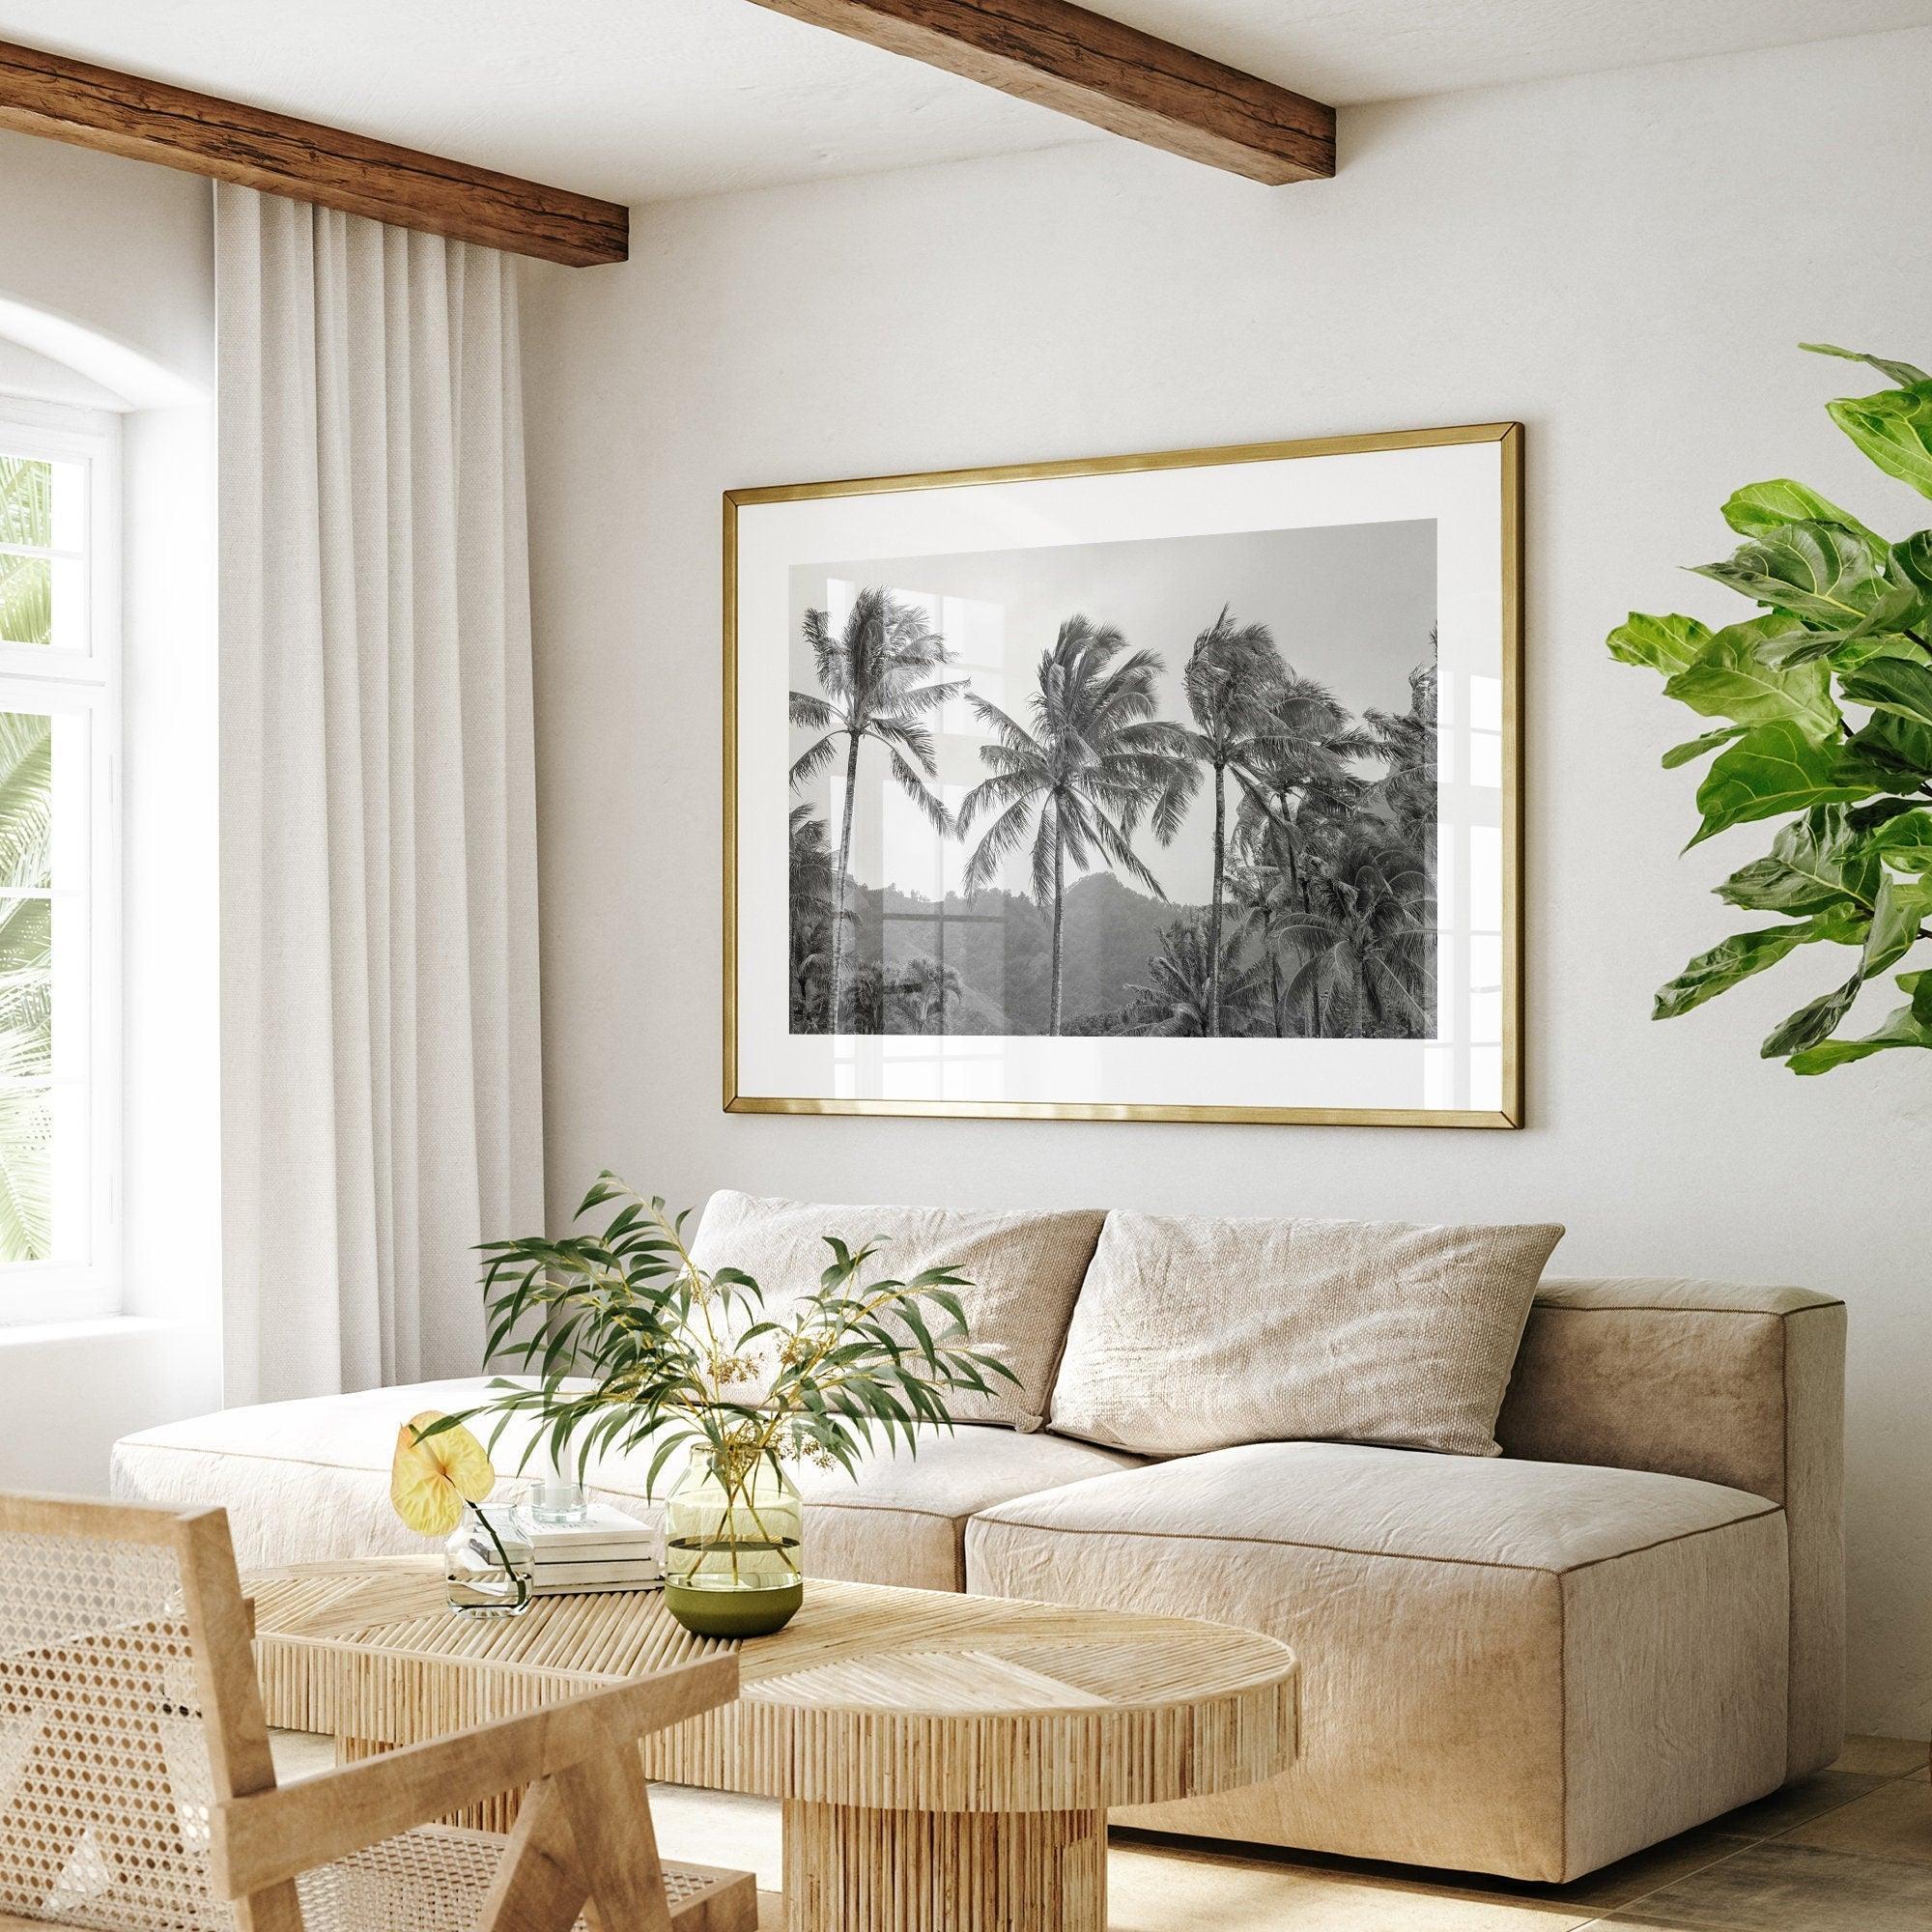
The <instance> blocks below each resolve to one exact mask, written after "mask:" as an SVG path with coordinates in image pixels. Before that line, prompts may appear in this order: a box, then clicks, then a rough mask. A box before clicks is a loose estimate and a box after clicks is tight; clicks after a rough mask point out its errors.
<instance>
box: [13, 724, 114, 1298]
mask: <svg viewBox="0 0 1932 1932" xmlns="http://www.w3.org/2000/svg"><path fill="white" fill-rule="evenodd" d="M88 729H89V725H88V720H87V718H86V716H85V715H84V714H82V713H79V712H76V711H66V710H63V711H59V712H55V713H51V714H49V713H47V712H44V711H0V1264H6V1263H10V1262H14V1263H18V1262H36V1261H58V1262H78V1261H83V1260H84V1259H85V1258H86V1254H87V1250H88V1247H89V1208H88V1202H89V1196H90V1189H91V1178H90V1175H89V1172H88V1167H89V1160H88V1112H87V1091H86V1090H87V1066H88V1045H89V1041H88V987H87V977H88V944H89V942H88V919H89V905H88V894H87V880H88V854H87V846H88V837H89V832H88V827H89V816H90V814H89V800H88V776H87V774H88V765H89V757H88Z"/></svg>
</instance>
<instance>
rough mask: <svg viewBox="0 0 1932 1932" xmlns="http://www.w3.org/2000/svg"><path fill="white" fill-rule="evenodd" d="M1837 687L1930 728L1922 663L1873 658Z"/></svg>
mask: <svg viewBox="0 0 1932 1932" xmlns="http://www.w3.org/2000/svg"><path fill="white" fill-rule="evenodd" d="M1838 686H1839V689H1840V690H1841V691H1843V693H1844V694H1845V696H1847V697H1849V698H1850V699H1851V700H1852V702H1853V703H1854V704H1869V705H1871V706H1872V707H1873V708H1874V709H1875V710H1878V711H1890V712H1895V713H1896V714H1897V715H1898V716H1899V717H1900V718H1910V719H1914V720H1916V721H1917V722H1918V724H1921V725H1932V668H1928V667H1927V666H1926V664H1925V663H1924V662H1923V660H1920V661H1919V662H1918V663H1917V664H1914V663H1911V662H1910V661H1908V660H1907V659H1905V658H1877V659H1874V660H1873V661H1872V662H1871V663H1869V664H1867V665H1863V666H1861V668H1859V669H1858V670H1855V671H1851V672H1848V673H1846V674H1844V675H1842V676H1841V677H1840V678H1839V680H1838ZM1666 689H1667V687H1666Z"/></svg>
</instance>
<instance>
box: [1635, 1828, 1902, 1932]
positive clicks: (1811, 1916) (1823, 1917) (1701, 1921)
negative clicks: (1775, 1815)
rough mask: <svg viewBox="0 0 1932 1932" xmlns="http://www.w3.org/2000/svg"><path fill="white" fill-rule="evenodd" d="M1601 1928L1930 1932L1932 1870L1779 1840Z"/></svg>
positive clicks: (1642, 1901) (1748, 1850) (1709, 1869)
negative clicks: (1927, 1931)
mask: <svg viewBox="0 0 1932 1932" xmlns="http://www.w3.org/2000/svg"><path fill="white" fill-rule="evenodd" d="M1597 1922H1598V1923H1599V1924H1601V1925H1604V1926H1613V1925H1614V1926H1626V1925H1647V1926H1656V1927H1664V1928H1668V1932H1925V1928H1926V1926H1927V1925H1932V1865H1920V1864H1912V1863H1908V1862H1907V1861H1904V1860H1902V1859H1870V1858H1857V1857H1854V1856H1852V1855H1851V1854H1849V1853H1845V1852H1828V1851H1824V1850H1821V1849H1820V1848H1819V1847H1817V1846H1815V1845H1796V1844H1793V1843H1792V1842H1791V1840H1790V1839H1788V1838H1776V1839H1773V1840H1771V1841H1770V1842H1768V1843H1765V1844H1761V1845H1747V1846H1745V1847H1744V1849H1743V1850H1742V1851H1739V1852H1737V1853H1735V1854H1733V1856H1732V1857H1730V1858H1728V1859H1724V1860H1721V1861H1719V1863H1717V1864H1714V1865H1706V1866H1705V1867H1704V1869H1703V1870H1702V1871H1700V1872H1693V1873H1692V1874H1691V1875H1690V1877H1689V1878H1686V1879H1680V1880H1679V1881H1678V1882H1677V1883H1676V1884H1675V1885H1668V1886H1665V1887H1664V1888H1663V1889H1662V1890H1661V1891H1654V1892H1652V1893H1650V1894H1649V1895H1648V1896H1647V1897H1644V1898H1639V1899H1635V1900H1634V1901H1633V1902H1632V1903H1631V1904H1629V1905H1625V1906H1622V1907H1619V1909H1618V1910H1617V1911H1615V1912H1612V1913H1609V1914H1608V1915H1606V1916H1605V1918H1603V1919H1601V1920H1599V1921H1597Z"/></svg>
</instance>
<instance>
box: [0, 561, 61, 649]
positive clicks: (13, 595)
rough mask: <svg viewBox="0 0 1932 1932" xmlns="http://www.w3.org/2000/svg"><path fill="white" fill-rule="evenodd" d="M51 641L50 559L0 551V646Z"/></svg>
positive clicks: (51, 597)
mask: <svg viewBox="0 0 1932 1932" xmlns="http://www.w3.org/2000/svg"><path fill="white" fill-rule="evenodd" d="M53 640H54V565H53V559H52V558H51V557H46V556H17V555H14V554H12V553H11V552H5V551H0V643H9V644H50V643H52V642H53Z"/></svg>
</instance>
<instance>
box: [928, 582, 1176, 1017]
mask: <svg viewBox="0 0 1932 1932" xmlns="http://www.w3.org/2000/svg"><path fill="white" fill-rule="evenodd" d="M1126 649H1127V642H1126V639H1124V638H1123V637H1122V635H1121V633H1120V632H1119V631H1118V630H1116V629H1115V628H1114V626H1113V625H1111V624H1094V622H1092V621H1091V620H1090V619H1089V618H1087V617H1085V616H1081V615H1075V616H1072V617H1069V618H1067V620H1066V621H1065V623H1064V624H1062V625H1061V627H1060V632H1059V635H1058V636H1057V637H1056V638H1055V639H1054V642H1053V647H1052V648H1051V649H1050V650H1049V651H1047V652H1046V653H1045V655H1044V656H1042V657H1041V659H1040V661H1039V684H1038V687H1037V690H1036V691H1035V693H1034V696H1033V699H1032V703H1031V706H1030V712H1031V720H1032V728H1031V729H1029V728H1028V727H1027V725H1021V724H1020V723H1018V721H1017V720H1015V719H1012V718H1010V717H1009V716H1008V715H1007V713H1006V712H1004V711H1002V710H1001V709H1000V707H999V706H998V705H997V704H990V703H988V702H987V701H986V700H985V699H984V698H982V697H980V696H977V695H976V696H974V697H973V698H972V700H971V702H972V705H973V708H974V710H975V711H976V712H977V713H978V714H979V717H980V722H981V724H983V725H985V727H986V729H987V730H988V731H989V732H990V733H991V734H992V735H991V739H990V741H989V742H988V743H986V744H984V745H982V746H981V747H980V762H981V763H982V764H984V765H985V766H986V767H987V770H988V773H989V776H988V777H986V778H983V779H981V780H980V782H979V783H978V784H977V785H975V786H974V787H973V789H972V790H971V791H969V792H968V793H967V794H966V796H965V798H964V799H963V800H962V801H961V802H960V807H959V831H960V835H961V837H962V838H963V837H964V836H965V835H966V834H967V833H968V832H969V831H971V829H972V827H973V826H974V825H975V824H976V823H977V822H978V821H980V819H982V818H990V821H991V822H990V823H989V824H988V825H987V826H986V829H985V831H984V832H983V833H982V834H981V835H980V842H979V844H978V846H977V847H975V849H974V852H973V856H972V858H971V859H970V860H969V861H968V862H967V866H966V876H965V878H964V880H963V882H962V883H963V885H964V887H965V890H966V892H967V894H968V895H972V894H974V893H978V892H983V891H984V890H985V889H986V888H987V887H988V886H990V885H991V884H992V883H993V881H994V880H995V878H997V877H998V875H999V869H1000V866H1001V863H1002V862H1003V861H1004V860H1005V859H1006V858H1008V857H1009V855H1010V854H1011V853H1014V852H1016V851H1018V850H1019V849H1020V847H1021V846H1022V845H1025V844H1026V843H1027V842H1028V840H1029V839H1031V841H1032V848H1033V849H1032V882H1031V883H1032V893H1033V898H1034V902H1035V903H1036V904H1037V905H1038V906H1039V907H1040V908H1041V909H1042V910H1043V911H1047V912H1049V913H1050V914H1051V917H1052V922H1053V939H1052V954H1051V965H1050V968H1049V971H1050V973H1051V976H1052V996H1051V1008H1050V1013H1049V1017H1048V1021H1047V1031H1048V1032H1049V1033H1050V1034H1055V1035H1057V1034H1058V1033H1059V1032H1060V1019H1061V994H1062V982H1063V978H1064V963H1065V962H1064V950H1063V923H1064V915H1065V899H1066V867H1067V862H1068V861H1069V860H1070V861H1071V862H1072V863H1073V864H1074V865H1075V866H1077V867H1081V868H1082V869H1088V868H1091V867H1094V866H1095V865H1096V864H1097V865H1104V866H1107V867H1112V868H1114V869H1116V870H1118V871H1121V872H1124V873H1125V874H1126V875H1127V876H1128V877H1129V878H1131V879H1133V880H1135V881H1136V882H1137V883H1139V884H1140V885H1142V886H1144V887H1145V888H1146V889H1147V890H1148V891H1149V892H1150V893H1151V894H1152V895H1154V896H1155V897H1156V898H1165V897H1166V896H1167V895H1166V894H1165V893H1164V892H1162V890H1161V887H1160V881H1159V880H1158V879H1156V878H1155V877H1154V875H1153V874H1152V873H1151V871H1149V869H1148V868H1147V867H1146V866H1145V865H1144V864H1143V863H1142V862H1141V860H1140V858H1139V856H1138V855H1137V854H1136V853H1135V851H1134V849H1133V833H1134V829H1135V827H1136V826H1137V825H1138V824H1139V823H1140V821H1141V819H1142V818H1143V817H1151V821H1152V826H1153V832H1154V836H1155V837H1156V838H1158V839H1159V840H1160V841H1161V843H1162V844H1166V843H1167V842H1168V841H1169V840H1170V839H1171V838H1173V837H1174V835H1175V833H1176V831H1177V830H1178V829H1179V824H1180V810H1181V806H1182V804H1183V803H1184V801H1185V795H1186V792H1187V789H1188V788H1189V781H1190V779H1191V776H1192V768H1191V767H1190V766H1189V765H1188V764H1187V763H1186V761H1185V760H1184V759H1181V758H1179V757H1177V755H1176V752H1175V747H1174V743H1173V727H1172V726H1170V725H1161V724H1158V723H1156V722H1154V718H1153V714H1154V709H1155V693H1154V680H1155V679H1156V678H1157V677H1158V676H1159V674H1160V660H1159V658H1158V657H1156V656H1155V655H1154V654H1153V653H1152V652H1151V651H1135V652H1133V653H1131V654H1130V655H1127V656H1124V657H1123V656H1122V653H1123V652H1125V651H1126Z"/></svg>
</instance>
